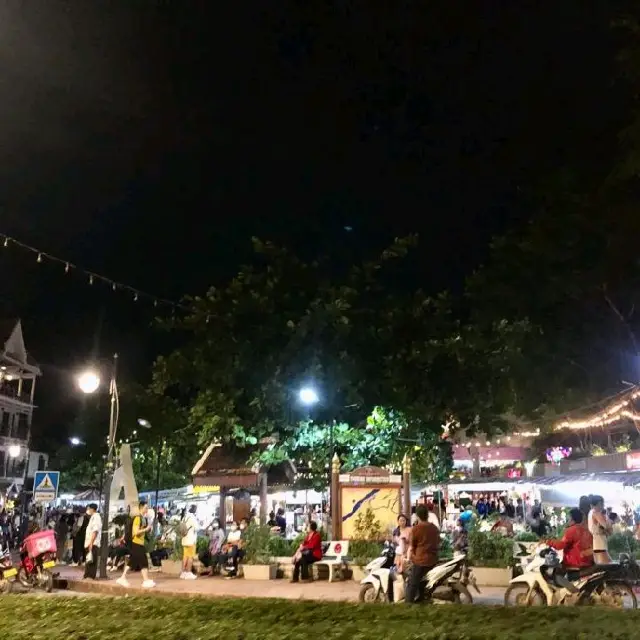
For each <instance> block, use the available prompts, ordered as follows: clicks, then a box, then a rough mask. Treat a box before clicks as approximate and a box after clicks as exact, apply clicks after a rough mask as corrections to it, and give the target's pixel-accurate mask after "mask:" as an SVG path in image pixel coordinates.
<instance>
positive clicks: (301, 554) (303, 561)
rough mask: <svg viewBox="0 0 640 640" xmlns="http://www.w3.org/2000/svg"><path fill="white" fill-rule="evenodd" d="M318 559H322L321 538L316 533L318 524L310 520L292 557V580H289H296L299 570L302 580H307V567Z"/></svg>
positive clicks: (298, 577)
mask: <svg viewBox="0 0 640 640" xmlns="http://www.w3.org/2000/svg"><path fill="white" fill-rule="evenodd" d="M318 560H322V538H321V537H320V534H319V533H318V524H317V523H316V522H310V523H309V533H308V534H307V537H306V538H305V539H304V540H303V541H302V544H301V545H300V547H299V549H298V551H297V552H296V555H295V556H294V557H293V563H294V566H293V580H292V581H291V582H298V580H299V579H300V570H302V580H303V581H305V580H309V567H310V566H311V565H312V564H313V563H314V562H317V561H318Z"/></svg>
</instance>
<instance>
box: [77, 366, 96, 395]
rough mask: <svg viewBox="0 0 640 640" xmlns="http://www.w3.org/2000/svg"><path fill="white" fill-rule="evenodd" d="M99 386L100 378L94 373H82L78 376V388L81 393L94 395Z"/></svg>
mask: <svg viewBox="0 0 640 640" xmlns="http://www.w3.org/2000/svg"><path fill="white" fill-rule="evenodd" d="M99 386H100V376H99V375H98V374H97V373H96V372H95V371H91V370H89V371H84V372H83V373H81V374H80V375H79V376H78V387H79V388H80V391H82V393H95V392H96V391H97V390H98V387H99Z"/></svg>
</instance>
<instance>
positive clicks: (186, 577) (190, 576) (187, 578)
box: [184, 573, 198, 580]
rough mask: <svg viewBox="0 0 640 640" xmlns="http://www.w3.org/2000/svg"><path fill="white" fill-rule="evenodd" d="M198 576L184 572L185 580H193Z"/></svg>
mask: <svg viewBox="0 0 640 640" xmlns="http://www.w3.org/2000/svg"><path fill="white" fill-rule="evenodd" d="M197 577H198V576H197V575H196V574H195V573H185V575H184V579H185V580H195V579H196V578H197Z"/></svg>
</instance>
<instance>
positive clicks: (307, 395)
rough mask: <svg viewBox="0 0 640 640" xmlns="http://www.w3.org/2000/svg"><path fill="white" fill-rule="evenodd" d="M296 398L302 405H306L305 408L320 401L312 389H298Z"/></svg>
mask: <svg viewBox="0 0 640 640" xmlns="http://www.w3.org/2000/svg"><path fill="white" fill-rule="evenodd" d="M298 398H300V402H302V404H304V405H306V406H307V407H310V406H312V405H314V404H317V403H318V401H319V400H320V398H319V397H318V394H317V392H316V390H315V389H314V388H313V387H302V389H300V391H299V392H298Z"/></svg>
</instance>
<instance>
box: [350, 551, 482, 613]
mask: <svg viewBox="0 0 640 640" xmlns="http://www.w3.org/2000/svg"><path fill="white" fill-rule="evenodd" d="M394 559H395V549H394V548H393V545H389V546H386V547H385V548H384V549H383V552H382V554H381V555H380V557H378V558H376V559H374V560H372V561H371V562H370V563H369V564H368V565H367V566H366V567H365V571H366V572H367V575H366V576H365V577H364V578H363V579H362V581H361V582H360V585H361V587H360V594H359V600H360V602H401V601H402V600H404V593H405V584H404V579H403V577H402V576H401V575H399V574H397V573H396V572H395V567H394ZM424 582H425V585H424V592H425V596H426V598H425V601H427V602H433V603H434V604H444V603H456V604H461V603H465V604H472V603H473V597H472V595H471V593H470V591H469V588H468V585H472V586H473V587H474V588H475V590H476V591H477V592H478V593H480V589H478V586H477V584H476V581H475V577H474V576H473V573H472V571H471V569H470V568H469V565H468V563H467V557H466V556H465V555H458V556H454V558H453V559H451V560H445V561H443V562H440V563H439V564H437V565H436V566H435V567H433V569H431V571H429V573H428V574H427V575H426V576H425V578H424Z"/></svg>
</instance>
